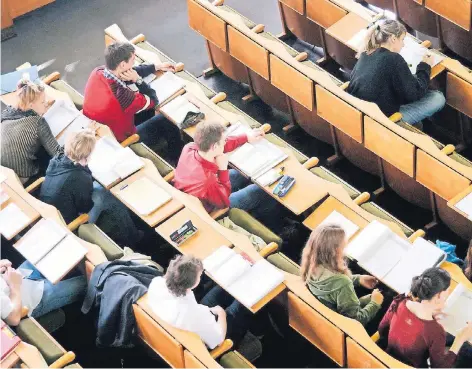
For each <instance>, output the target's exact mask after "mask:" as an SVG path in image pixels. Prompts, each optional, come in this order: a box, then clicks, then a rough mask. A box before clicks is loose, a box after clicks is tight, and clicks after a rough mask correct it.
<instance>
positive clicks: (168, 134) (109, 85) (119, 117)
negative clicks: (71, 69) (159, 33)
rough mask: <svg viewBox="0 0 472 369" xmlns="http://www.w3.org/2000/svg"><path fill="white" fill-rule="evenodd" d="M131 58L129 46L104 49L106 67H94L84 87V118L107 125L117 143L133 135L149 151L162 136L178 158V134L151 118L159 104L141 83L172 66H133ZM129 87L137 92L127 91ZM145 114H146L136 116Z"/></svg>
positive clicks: (166, 123)
mask: <svg viewBox="0 0 472 369" xmlns="http://www.w3.org/2000/svg"><path fill="white" fill-rule="evenodd" d="M135 58H136V55H135V52H134V46H133V45H131V44H130V43H123V42H116V43H114V44H111V45H109V46H108V47H107V48H106V50H105V64H106V65H105V66H104V67H103V66H102V67H98V68H95V69H94V70H93V72H92V73H91V75H90V77H89V79H88V81H87V85H86V86H85V94H84V115H86V116H87V117H89V118H90V119H93V120H96V121H97V122H99V123H103V124H106V125H107V126H109V127H110V129H111V130H112V131H113V133H114V135H115V136H116V139H117V140H118V141H120V142H121V141H124V140H125V139H126V138H127V137H129V136H131V135H133V134H135V133H136V132H137V133H138V134H139V136H140V139H141V142H143V143H145V144H146V145H148V146H150V147H151V148H153V146H154V145H156V144H157V142H158V140H159V138H160V137H164V138H165V139H166V140H167V141H168V144H169V147H171V148H173V149H175V150H176V154H175V155H178V153H180V149H181V147H182V143H181V138H180V132H179V130H178V128H177V127H176V126H175V125H173V124H172V123H171V122H169V121H168V120H166V119H165V118H164V117H163V116H161V115H157V116H154V108H155V106H156V105H157V104H158V103H159V101H157V96H156V92H155V91H154V90H153V89H152V88H151V87H150V86H149V85H148V84H147V83H146V82H144V81H143V78H144V77H146V76H148V75H150V74H152V73H155V72H156V71H157V70H162V71H173V70H174V67H173V65H172V64H170V63H161V64H156V65H154V64H147V65H139V66H133V65H134V61H135ZM131 84H134V85H135V86H136V87H137V89H138V91H137V92H135V91H133V90H132V89H131V88H130V85H131ZM145 111H149V112H150V114H145V115H141V114H140V115H138V116H136V114H137V113H142V112H143V113H144V112H145ZM149 115H150V117H149ZM143 116H146V121H143V120H142V117H143ZM140 118H141V119H140ZM148 118H149V119H148ZM135 124H136V126H137V127H136V126H135ZM177 157H178V156H177ZM177 157H176V158H175V159H177Z"/></svg>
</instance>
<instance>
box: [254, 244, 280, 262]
mask: <svg viewBox="0 0 472 369" xmlns="http://www.w3.org/2000/svg"><path fill="white" fill-rule="evenodd" d="M278 249H279V245H277V244H276V243H275V242H271V243H269V244H268V245H267V246H265V247H264V248H263V249H262V250H261V251H259V255H261V256H262V257H263V258H264V259H265V258H266V257H268V256H269V255H271V254H273V253H274V252H276V251H277V250H278Z"/></svg>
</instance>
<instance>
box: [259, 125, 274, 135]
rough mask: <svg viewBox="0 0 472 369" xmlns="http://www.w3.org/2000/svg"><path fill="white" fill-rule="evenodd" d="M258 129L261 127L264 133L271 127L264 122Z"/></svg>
mask: <svg viewBox="0 0 472 369" xmlns="http://www.w3.org/2000/svg"><path fill="white" fill-rule="evenodd" d="M260 129H262V130H263V131H264V133H269V132H270V130H271V129H272V127H271V125H270V124H269V123H264V124H263V125H262V126H261V128H260Z"/></svg>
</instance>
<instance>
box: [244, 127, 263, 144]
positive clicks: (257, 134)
mask: <svg viewBox="0 0 472 369" xmlns="http://www.w3.org/2000/svg"><path fill="white" fill-rule="evenodd" d="M264 136H265V133H264V131H263V130H262V129H259V128H255V129H253V130H252V131H251V133H249V134H248V135H247V142H249V143H254V142H257V141H260V140H262V139H263V138H264Z"/></svg>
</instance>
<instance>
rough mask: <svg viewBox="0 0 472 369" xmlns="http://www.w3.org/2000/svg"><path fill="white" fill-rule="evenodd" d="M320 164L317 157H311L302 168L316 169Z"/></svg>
mask: <svg viewBox="0 0 472 369" xmlns="http://www.w3.org/2000/svg"><path fill="white" fill-rule="evenodd" d="M319 162H320V159H318V158H317V157H312V158H310V159H308V160H307V161H306V162H304V163H303V167H304V168H306V169H308V170H310V169H311V168H314V167H316V166H317V165H318V164H319Z"/></svg>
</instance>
